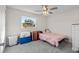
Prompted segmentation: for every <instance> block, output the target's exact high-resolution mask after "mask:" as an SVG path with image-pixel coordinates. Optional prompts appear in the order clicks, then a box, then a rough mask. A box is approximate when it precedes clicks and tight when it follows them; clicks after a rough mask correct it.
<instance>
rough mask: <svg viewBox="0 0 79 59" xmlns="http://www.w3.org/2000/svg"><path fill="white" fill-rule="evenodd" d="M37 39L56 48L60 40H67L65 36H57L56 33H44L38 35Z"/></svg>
mask: <svg viewBox="0 0 79 59" xmlns="http://www.w3.org/2000/svg"><path fill="white" fill-rule="evenodd" d="M39 38H40V40H44V41H46V42H48V43H50V44H52V45H54V46H56V47H58V46H59V42H60V41H61V40H63V39H64V38H67V36H66V35H62V34H58V33H49V32H45V33H40V34H39Z"/></svg>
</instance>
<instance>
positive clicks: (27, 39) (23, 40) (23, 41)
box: [18, 37, 32, 44]
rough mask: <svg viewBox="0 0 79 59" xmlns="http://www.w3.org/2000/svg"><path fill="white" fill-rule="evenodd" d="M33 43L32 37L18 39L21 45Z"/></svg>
mask: <svg viewBox="0 0 79 59" xmlns="http://www.w3.org/2000/svg"><path fill="white" fill-rule="evenodd" d="M31 41H32V38H31V37H23V38H19V39H18V43H20V44H24V43H28V42H31Z"/></svg>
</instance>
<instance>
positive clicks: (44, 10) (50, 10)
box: [36, 5, 58, 16]
mask: <svg viewBox="0 0 79 59" xmlns="http://www.w3.org/2000/svg"><path fill="white" fill-rule="evenodd" d="M56 9H58V7H52V8H49V6H48V5H42V9H41V10H36V12H42V14H43V15H45V16H47V15H48V14H53V10H56Z"/></svg>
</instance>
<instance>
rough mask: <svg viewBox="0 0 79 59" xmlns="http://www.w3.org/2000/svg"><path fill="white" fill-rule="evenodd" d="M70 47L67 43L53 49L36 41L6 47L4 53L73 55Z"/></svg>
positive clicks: (44, 43)
mask: <svg viewBox="0 0 79 59" xmlns="http://www.w3.org/2000/svg"><path fill="white" fill-rule="evenodd" d="M71 47H72V46H71V44H70V43H67V42H62V43H60V45H59V47H54V46H52V45H50V44H48V43H46V42H43V41H41V40H38V41H33V42H30V43H27V44H22V45H20V44H19V45H15V46H12V47H7V48H6V49H5V51H4V53H75V52H74V51H72V48H71Z"/></svg>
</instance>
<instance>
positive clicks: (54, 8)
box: [50, 7, 58, 10]
mask: <svg viewBox="0 0 79 59" xmlns="http://www.w3.org/2000/svg"><path fill="white" fill-rule="evenodd" d="M55 9H58V7H53V8H50V10H55Z"/></svg>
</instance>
